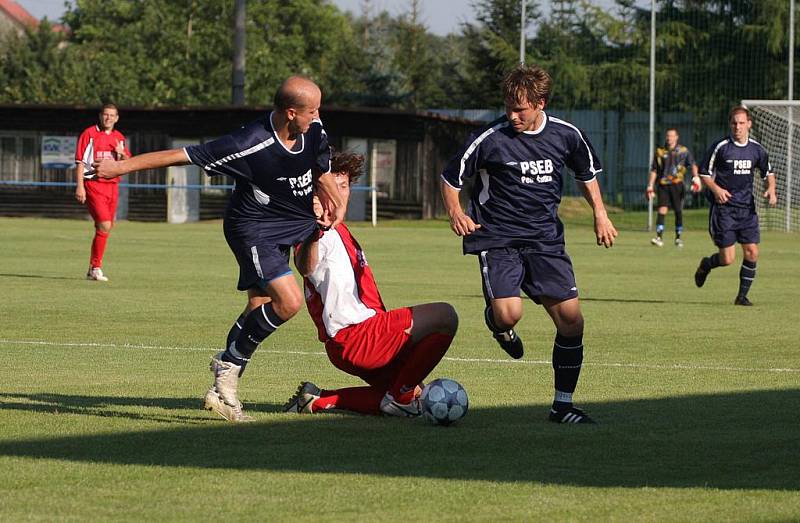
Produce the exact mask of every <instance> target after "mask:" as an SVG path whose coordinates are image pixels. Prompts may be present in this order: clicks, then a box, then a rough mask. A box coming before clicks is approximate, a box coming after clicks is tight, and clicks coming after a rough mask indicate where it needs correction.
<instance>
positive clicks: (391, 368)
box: [284, 153, 458, 417]
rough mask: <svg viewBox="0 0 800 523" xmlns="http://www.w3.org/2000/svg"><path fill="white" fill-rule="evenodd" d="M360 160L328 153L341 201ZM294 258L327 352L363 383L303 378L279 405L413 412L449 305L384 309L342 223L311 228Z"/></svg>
mask: <svg viewBox="0 0 800 523" xmlns="http://www.w3.org/2000/svg"><path fill="white" fill-rule="evenodd" d="M363 162H364V158H363V157H362V156H359V155H355V154H349V153H339V154H336V155H335V156H334V157H333V159H332V161H331V172H332V173H333V174H334V176H335V178H336V185H337V187H338V189H339V194H340V196H341V199H342V200H343V202H344V205H345V206H346V204H347V201H348V200H349V198H350V184H351V183H352V182H353V181H354V180H355V179H356V178H358V176H359V175H360V174H361V169H362V167H363ZM320 211H321V209H320ZM295 263H296V264H297V269H298V270H299V271H300V273H301V274H302V275H303V276H304V285H305V296H306V305H307V306H308V312H309V314H310V315H311V318H312V319H313V320H314V323H315V324H316V326H317V329H318V331H319V339H320V341H322V342H323V343H324V344H325V350H326V352H327V353H328V358H329V359H330V360H331V363H333V365H334V366H336V367H337V368H338V369H341V370H343V371H344V372H346V373H348V374H352V375H353V376H358V377H359V378H361V379H362V380H364V381H365V382H367V383H368V385H367V386H361V387H349V388H344V389H336V390H322V389H320V388H319V387H317V386H316V385H314V384H313V383H311V382H303V383H301V384H300V387H299V388H298V389H297V392H296V393H295V394H294V396H292V397H291V398H290V399H289V401H288V402H287V403H286V405H284V411H286V412H297V413H316V412H321V411H326V410H330V409H337V410H347V411H352V412H358V413H362V414H381V413H383V414H389V415H392V416H403V417H413V416H418V415H420V413H421V409H420V404H419V394H420V392H421V382H422V380H424V379H425V377H426V376H428V374H429V373H430V372H431V371H432V370H433V369H434V367H436V365H437V364H438V363H439V361H441V359H442V357H443V356H444V354H445V352H447V349H448V348H449V347H450V343H451V342H452V341H453V336H455V333H456V330H457V328H458V316H457V315H456V311H455V309H453V307H452V306H451V305H450V304H448V303H426V304H423V305H415V306H413V307H402V308H399V309H393V310H387V309H386V306H385V305H384V304H383V300H382V299H381V296H380V293H379V292H378V287H377V285H376V283H375V278H374V277H373V274H372V270H371V269H370V266H369V265H368V264H367V259H366V258H365V257H364V252H363V251H362V250H361V246H360V245H359V244H358V242H357V241H356V240H355V238H353V236H352V234H350V230H349V229H348V228H347V227H346V226H345V225H344V224H340V225H338V226H336V227H334V228H333V229H330V230H328V231H324V232H319V233H315V234H313V235H311V236H310V237H309V238H308V239H307V240H306V241H305V242H303V243H302V244H301V245H300V246H299V247H298V248H297V251H296V253H295Z"/></svg>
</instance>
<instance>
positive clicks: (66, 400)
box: [0, 393, 281, 424]
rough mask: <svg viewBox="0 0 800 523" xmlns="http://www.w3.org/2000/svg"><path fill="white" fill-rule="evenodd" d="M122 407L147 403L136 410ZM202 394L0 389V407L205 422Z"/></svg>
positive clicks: (259, 408)
mask: <svg viewBox="0 0 800 523" xmlns="http://www.w3.org/2000/svg"><path fill="white" fill-rule="evenodd" d="M119 407H123V408H125V407H133V408H140V407H144V408H145V410H144V411H143V410H141V409H137V410H136V411H135V412H131V411H126V410H120V409H119ZM202 408H203V398H202V397H197V398H129V397H119V396H75V395H68V394H48V393H37V394H22V393H19V394H15V393H0V410H19V411H29V412H43V413H49V414H79V415H90V416H101V417H108V418H128V419H133V420H147V421H158V422H163V423H178V424H182V423H192V422H206V421H208V418H209V416H208V415H205V414H203V411H202ZM175 410H187V411H190V412H191V414H189V415H185V414H178V415H176V414H174V413H171V412H164V411H175ZM248 411H250V412H280V411H281V409H280V406H278V405H272V404H264V403H260V404H252V405H251V404H248Z"/></svg>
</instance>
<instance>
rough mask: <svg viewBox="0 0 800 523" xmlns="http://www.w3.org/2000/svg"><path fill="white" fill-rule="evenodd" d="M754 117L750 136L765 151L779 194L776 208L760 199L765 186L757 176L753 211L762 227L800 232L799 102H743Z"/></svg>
mask: <svg viewBox="0 0 800 523" xmlns="http://www.w3.org/2000/svg"><path fill="white" fill-rule="evenodd" d="M742 105H744V106H746V107H747V108H748V109H749V110H750V114H751V115H752V117H753V130H752V132H751V136H752V138H753V139H754V140H756V141H757V142H759V143H760V144H761V145H763V146H764V148H765V149H766V150H767V153H768V154H769V161H770V163H771V164H772V170H773V171H774V172H775V185H776V189H777V193H778V205H777V207H770V206H769V204H768V203H767V202H766V200H765V199H764V198H763V197H762V196H761V195H762V194H763V193H764V190H765V185H764V182H763V181H762V180H761V178H760V177H756V180H755V187H754V190H755V191H757V192H756V209H757V211H758V215H759V221H760V223H761V228H762V229H764V230H773V231H778V230H779V231H794V232H797V231H800V100H793V101H789V100H742Z"/></svg>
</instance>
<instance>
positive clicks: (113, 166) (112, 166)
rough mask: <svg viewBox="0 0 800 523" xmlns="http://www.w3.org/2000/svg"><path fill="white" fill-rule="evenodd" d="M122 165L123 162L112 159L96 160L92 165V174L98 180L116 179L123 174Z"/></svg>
mask: <svg viewBox="0 0 800 523" xmlns="http://www.w3.org/2000/svg"><path fill="white" fill-rule="evenodd" d="M121 163H122V162H117V161H114V160H112V159H110V158H105V159H102V160H96V161H94V162H93V163H92V169H93V171H92V173H93V174H94V176H96V177H97V178H105V179H107V180H110V179H112V178H116V177H117V176H121V175H122V174H123V172H122V169H121V168H120V164H121Z"/></svg>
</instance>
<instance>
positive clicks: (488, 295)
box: [441, 65, 617, 423]
mask: <svg viewBox="0 0 800 523" xmlns="http://www.w3.org/2000/svg"><path fill="white" fill-rule="evenodd" d="M550 89H551V79H550V76H549V75H548V74H547V73H546V72H545V71H544V70H543V69H541V68H539V67H536V66H522V65H521V66H518V67H516V68H515V69H514V70H512V71H511V72H510V73H509V74H508V75H507V76H506V78H505V80H504V81H503V95H504V100H505V107H506V116H505V117H503V118H499V119H498V120H495V121H494V122H492V123H490V124H488V125H487V126H485V127H483V128H481V129H479V130H478V131H476V132H475V133H473V134H472V135H471V136H470V138H469V139H468V140H467V142H466V143H465V144H464V147H463V148H462V149H461V151H460V152H459V153H458V154H457V155H456V156H455V157H454V158H453V159H452V160H451V162H450V164H449V165H448V166H447V167H446V168H445V170H444V172H443V173H442V184H441V189H442V197H443V198H444V202H445V207H446V208H447V212H448V214H449V216H450V227H451V229H452V230H453V232H455V233H456V234H457V235H458V236H463V238H464V240H463V244H464V246H463V250H464V253H465V254H475V255H477V256H478V260H479V263H480V269H481V275H482V283H483V293H484V298H485V300H486V309H485V314H484V319H485V321H486V324H487V326H488V327H489V329H490V330H491V331H492V334H493V336H494V338H495V339H496V340H497V341H498V343H499V344H500V346H501V347H502V348H503V350H505V351H506V352H507V353H508V354H509V355H511V356H512V357H513V358H521V357H522V355H523V346H522V341H521V340H520V339H519V337H518V336H517V334H516V332H515V331H514V329H513V327H514V326H515V325H516V324H517V322H519V320H520V319H521V318H522V300H521V299H520V290H522V291H524V292H525V294H526V295H528V297H530V298H531V299H532V300H533V301H535V302H536V303H538V304H541V305H542V306H544V308H545V310H546V311H547V313H548V314H549V315H550V317H551V318H552V320H553V323H554V324H555V327H556V336H555V342H554V345H553V369H554V374H555V398H554V401H553V405H552V408H551V409H550V414H549V417H548V419H549V420H550V421H553V422H556V423H594V421H593V420H592V419H591V418H590V417H589V416H588V415H587V414H586V413H585V412H583V411H582V410H581V409H578V408H576V407H574V405H573V403H572V394H573V392H574V391H575V387H576V385H577V382H578V376H579V374H580V368H581V364H582V361H583V316H582V315H581V310H580V303H579V301H578V288H577V284H576V283H575V276H574V274H573V270H572V262H571V260H570V258H569V256H568V255H567V253H566V250H565V244H564V226H563V224H562V223H561V220H559V218H558V205H559V203H560V202H561V187H562V170H563V168H564V167H568V168H569V169H571V170H572V171H573V172H574V173H575V179H576V180H577V181H578V182H579V183H578V185H579V186H580V188H581V191H582V192H583V195H584V197H585V198H586V200H587V201H588V202H589V205H590V206H591V207H592V210H593V213H594V227H595V235H596V237H597V244H598V245H604V246H605V247H611V246H612V245H613V243H614V239H615V238H616V236H617V231H616V229H615V228H614V225H613V224H612V223H611V220H609V218H608V215H607V213H606V210H605V206H604V205H603V199H602V196H601V194H600V189H599V186H598V183H597V179H596V176H597V174H598V173H599V172H600V171H601V166H600V161H599V160H598V158H597V155H596V154H595V152H594V149H593V148H592V145H591V143H590V142H589V140H588V139H587V137H586V135H584V133H583V132H581V131H580V130H579V129H578V128H576V127H575V126H574V125H572V124H570V123H568V122H565V121H563V120H560V119H558V118H554V117H552V116H549V115H548V114H546V113H545V112H544V107H545V105H546V104H547V101H548V99H549V96H550ZM473 176H476V177H477V179H476V180H475V186H474V188H473V190H472V195H471V200H470V202H469V208H468V210H467V213H464V211H463V210H462V208H461V204H460V203H459V197H458V194H459V191H460V190H461V188H462V186H463V184H464V180H466V179H467V178H470V177H473Z"/></svg>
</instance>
